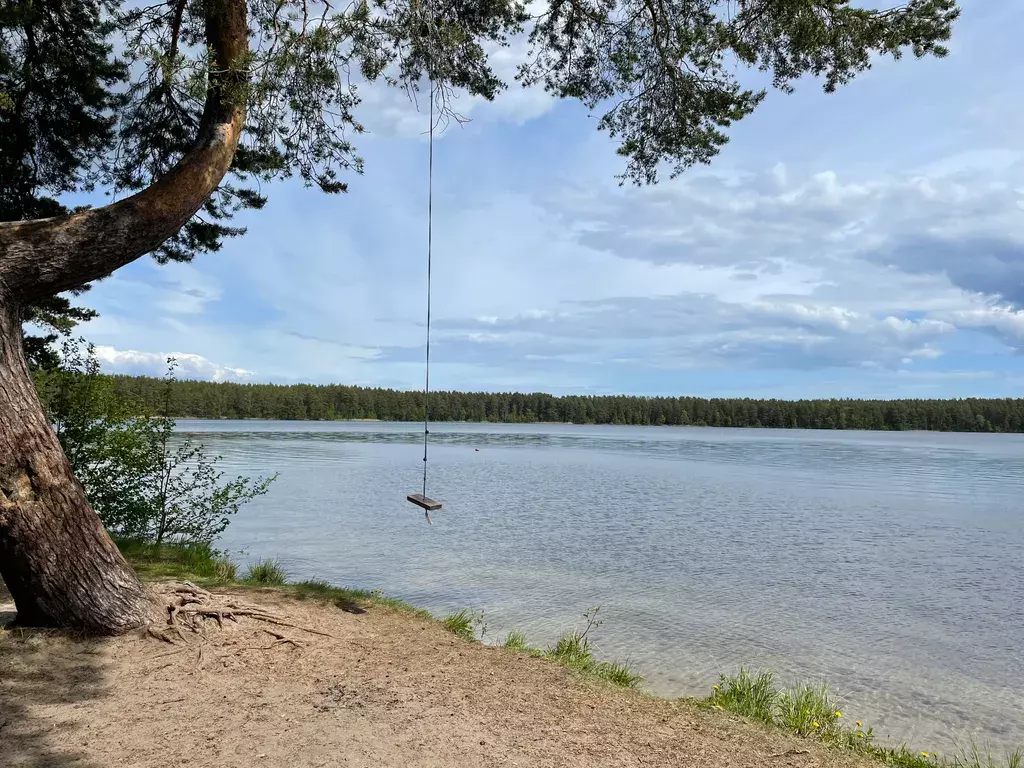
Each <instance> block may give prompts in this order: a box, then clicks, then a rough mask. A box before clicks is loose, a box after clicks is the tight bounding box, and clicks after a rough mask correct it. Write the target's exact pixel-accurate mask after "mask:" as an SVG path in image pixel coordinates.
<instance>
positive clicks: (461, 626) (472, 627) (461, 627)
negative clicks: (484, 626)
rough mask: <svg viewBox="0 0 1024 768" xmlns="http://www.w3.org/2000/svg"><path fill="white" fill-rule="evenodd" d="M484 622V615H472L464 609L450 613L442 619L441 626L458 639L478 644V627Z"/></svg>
mask: <svg viewBox="0 0 1024 768" xmlns="http://www.w3.org/2000/svg"><path fill="white" fill-rule="evenodd" d="M482 620H483V615H482V614H476V613H472V612H470V611H467V610H466V609H465V608H463V609H462V610H461V611H456V612H455V613H450V614H448V615H447V616H445V617H444V618H443V619H441V626H442V627H444V628H445V629H447V630H448V631H449V632H451V633H452V634H453V635H455V636H456V637H460V638H462V639H463V640H468V641H470V642H476V640H477V639H478V638H477V636H476V628H477V625H478V624H480V623H481V622H482Z"/></svg>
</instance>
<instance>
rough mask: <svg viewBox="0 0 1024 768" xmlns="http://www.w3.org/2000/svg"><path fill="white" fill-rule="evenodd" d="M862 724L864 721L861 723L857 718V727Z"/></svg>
mask: <svg viewBox="0 0 1024 768" xmlns="http://www.w3.org/2000/svg"><path fill="white" fill-rule="evenodd" d="M862 725H864V723H862V722H861V721H860V720H858V721H857V727H858V728H860V727H861V726H862Z"/></svg>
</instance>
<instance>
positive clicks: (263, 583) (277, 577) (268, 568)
mask: <svg viewBox="0 0 1024 768" xmlns="http://www.w3.org/2000/svg"><path fill="white" fill-rule="evenodd" d="M242 583H243V584H251V585H253V586H257V587H283V586H284V585H285V584H287V583H288V575H287V574H286V573H285V572H284V568H282V567H281V564H280V563H279V562H278V561H277V560H257V561H256V562H255V563H252V564H251V565H250V566H249V569H248V570H247V571H246V572H245V576H243V577H242Z"/></svg>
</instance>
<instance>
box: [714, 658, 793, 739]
mask: <svg viewBox="0 0 1024 768" xmlns="http://www.w3.org/2000/svg"><path fill="white" fill-rule="evenodd" d="M713 690H714V693H712V694H711V696H710V697H708V699H707V701H708V703H709V704H710V705H711V706H712V707H713V708H715V709H724V710H728V711H729V712H733V713H735V714H737V715H742V716H743V717H749V718H750V719H751V720H757V721H758V722H761V723H767V724H768V725H773V724H775V710H776V707H777V705H778V700H779V692H778V691H777V690H776V688H775V681H774V678H773V676H772V673H771V672H770V671H768V672H759V673H757V674H756V675H752V674H751V673H750V672H748V671H747V670H746V669H745V668H743V667H740V671H739V672H738V673H737V674H736V675H734V676H731V677H730V676H727V675H721V676H720V677H719V678H718V684H717V685H715V686H713Z"/></svg>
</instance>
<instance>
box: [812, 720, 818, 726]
mask: <svg viewBox="0 0 1024 768" xmlns="http://www.w3.org/2000/svg"><path fill="white" fill-rule="evenodd" d="M811 725H812V726H814V727H815V728H817V727H818V721H817V720H815V721H814V722H813V723H811Z"/></svg>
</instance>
